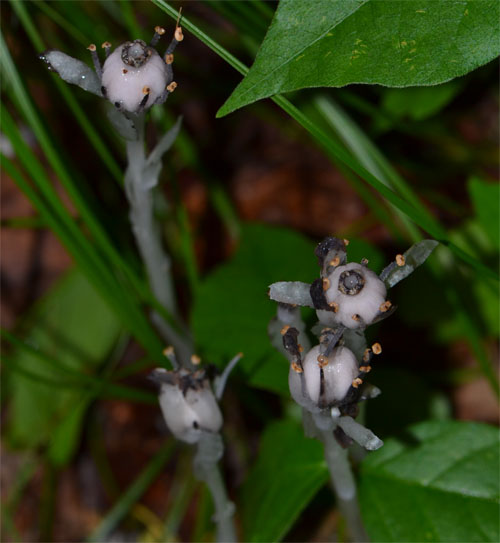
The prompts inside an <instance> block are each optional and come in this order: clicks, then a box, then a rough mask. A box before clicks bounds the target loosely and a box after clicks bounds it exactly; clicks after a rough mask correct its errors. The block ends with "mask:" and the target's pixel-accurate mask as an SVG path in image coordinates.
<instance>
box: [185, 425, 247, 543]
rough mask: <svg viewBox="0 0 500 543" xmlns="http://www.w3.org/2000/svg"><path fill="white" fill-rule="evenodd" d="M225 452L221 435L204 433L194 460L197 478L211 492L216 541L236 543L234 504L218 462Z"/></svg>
mask: <svg viewBox="0 0 500 543" xmlns="http://www.w3.org/2000/svg"><path fill="white" fill-rule="evenodd" d="M223 452H224V445H223V443H222V438H221V436H220V435H219V434H211V433H208V432H207V433H204V434H203V436H202V437H201V439H200V441H199V442H198V450H197V452H196V456H195V458H194V461H193V464H194V470H195V474H196V477H197V478H198V479H200V480H201V481H204V482H205V484H206V485H207V487H208V489H209V490H210V494H211V495H212V499H213V502H214V507H215V515H214V517H213V520H214V521H215V524H216V540H217V542H219V543H222V542H224V543H234V542H235V541H237V539H236V531H235V527H234V521H233V515H234V509H235V508H234V504H233V503H232V502H231V501H230V500H229V498H228V495H227V491H226V487H225V485H224V480H223V478H222V474H221V472H220V468H219V465H218V462H219V460H220V458H221V457H222V453H223Z"/></svg>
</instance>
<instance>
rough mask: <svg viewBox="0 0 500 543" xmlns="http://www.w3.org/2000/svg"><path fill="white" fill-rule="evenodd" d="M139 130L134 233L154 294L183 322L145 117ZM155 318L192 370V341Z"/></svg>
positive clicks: (132, 197) (131, 162)
mask: <svg viewBox="0 0 500 543" xmlns="http://www.w3.org/2000/svg"><path fill="white" fill-rule="evenodd" d="M136 128H137V132H138V138H137V140H134V141H127V142H126V148H127V160H128V167H127V171H126V173H125V193H126V195H127V198H128V201H129V204H130V222H131V224H132V231H133V233H134V236H135V240H136V243H137V246H138V248H139V252H140V254H141V257H142V260H143V262H144V266H145V267H146V272H147V276H148V280H149V285H150V287H151V290H152V292H153V294H154V295H155V297H156V298H157V300H158V302H159V303H160V304H161V305H162V306H163V307H164V308H165V309H166V310H167V311H168V312H169V313H170V314H171V315H172V316H173V317H174V318H175V319H176V320H177V321H178V322H180V319H179V316H178V311H177V304H176V299H175V291H174V286H173V279H172V272H171V261H170V257H169V255H168V254H167V253H166V252H165V251H164V249H163V247H162V241H161V233H160V229H159V228H158V225H157V224H156V223H155V220H154V209H153V194H152V188H153V187H154V186H155V185H156V182H157V179H149V177H151V176H152V175H155V176H158V175H159V170H158V169H156V170H154V172H153V171H152V169H151V168H149V169H148V168H147V160H146V153H145V148H144V146H145V142H144V115H139V116H138V118H137V120H136ZM153 317H154V322H155V324H156V326H157V328H158V330H159V332H160V333H161V335H162V337H163V339H164V340H165V342H166V343H168V344H171V345H173V347H174V348H175V350H176V352H177V354H178V356H179V358H180V361H181V364H182V365H186V366H189V364H190V362H189V360H190V357H191V354H192V352H193V347H192V345H191V341H190V340H187V339H185V338H183V337H181V336H180V335H179V334H178V333H177V332H176V331H175V330H174V329H173V327H172V326H171V325H170V324H169V323H167V322H166V321H165V319H163V318H162V317H161V316H160V315H159V314H157V313H155V314H154V315H153Z"/></svg>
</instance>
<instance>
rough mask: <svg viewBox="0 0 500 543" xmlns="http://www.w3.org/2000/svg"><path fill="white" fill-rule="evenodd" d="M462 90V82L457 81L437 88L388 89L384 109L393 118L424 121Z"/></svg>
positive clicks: (384, 98) (383, 103)
mask: <svg viewBox="0 0 500 543" xmlns="http://www.w3.org/2000/svg"><path fill="white" fill-rule="evenodd" d="M461 88H462V81H461V80H455V81H450V82H448V83H445V84H444V85H437V86H435V87H410V88H407V89H386V91H385V92H384V97H383V100H382V108H383V109H384V110H385V111H387V112H388V113H390V115H391V116H392V117H396V118H401V117H409V118H410V119H413V120H414V121H422V120H423V119H427V118H428V117H431V116H432V115H434V114H435V113H437V112H438V111H440V110H441V109H442V108H443V107H444V106H446V105H447V104H448V103H449V102H450V101H451V100H452V99H453V98H454V97H455V96H456V94H457V93H458V92H459V91H460V89H461Z"/></svg>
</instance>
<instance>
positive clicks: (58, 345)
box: [8, 271, 120, 463]
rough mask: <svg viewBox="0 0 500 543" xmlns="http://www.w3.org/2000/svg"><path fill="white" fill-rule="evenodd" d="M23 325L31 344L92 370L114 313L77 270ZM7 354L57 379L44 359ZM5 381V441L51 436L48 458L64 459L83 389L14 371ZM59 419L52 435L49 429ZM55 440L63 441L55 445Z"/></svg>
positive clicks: (30, 443) (24, 442) (115, 328)
mask: <svg viewBox="0 0 500 543" xmlns="http://www.w3.org/2000/svg"><path fill="white" fill-rule="evenodd" d="M23 328H25V329H26V333H25V338H26V341H28V342H29V344H30V345H32V347H33V348H35V349H36V350H40V351H41V352H44V353H46V354H48V355H49V356H53V357H54V360H57V361H59V362H60V363H62V364H64V366H65V367H67V368H68V369H72V370H75V369H76V370H79V371H81V372H93V371H94V370H95V368H96V367H97V366H98V365H99V364H100V363H102V361H103V359H104V358H105V357H106V355H107V354H108V352H109V351H110V349H111V348H112V346H113V344H114V343H115V342H116V339H117V337H118V334H119V332H120V324H119V322H118V320H117V319H116V317H115V315H114V313H113V312H112V311H111V310H110V309H109V306H108V305H107V304H106V303H105V302H104V301H103V300H102V298H101V297H100V296H99V295H98V294H97V293H96V291H95V290H94V289H93V288H92V287H91V285H90V284H89V283H88V281H87V280H86V279H85V278H84V277H83V276H82V274H81V273H80V272H77V271H74V272H71V273H70V274H69V275H68V276H66V277H65V278H64V279H63V280H62V281H61V282H59V283H58V285H57V286H56V287H55V288H54V289H53V290H52V291H51V292H50V293H49V294H48V295H47V296H46V297H45V298H44V299H43V300H42V301H41V302H40V303H39V304H38V305H37V306H36V307H35V309H34V311H33V313H32V314H31V315H30V316H29V318H28V320H27V322H26V323H24V324H23ZM10 359H11V360H12V361H13V362H14V363H15V366H16V367H17V368H19V369H20V370H25V371H28V372H29V371H33V372H36V373H37V374H38V375H40V376H41V377H45V378H59V375H60V370H59V369H58V367H57V365H56V364H53V365H52V364H48V363H44V362H43V360H42V359H41V358H40V357H38V356H36V355H35V354H32V353H31V352H30V351H29V350H23V349H16V350H15V351H14V352H13V353H12V355H11V356H10ZM9 383H10V388H9V391H10V393H11V404H10V411H9V413H10V417H9V427H8V436H9V438H10V440H11V441H12V442H13V444H14V445H16V446H20V447H28V448H33V447H36V446H39V445H42V444H46V443H48V442H49V440H54V439H55V441H56V442H57V443H56V444H55V445H54V442H53V443H52V445H53V448H55V456H54V458H53V460H55V461H57V462H60V463H64V462H65V461H66V460H68V459H69V457H70V455H71V453H72V451H73V450H74V447H75V444H76V442H77V441H78V439H79V435H80V431H79V430H80V427H81V421H82V416H83V412H81V408H80V407H79V406H78V405H77V404H79V402H80V400H81V399H82V397H83V395H84V394H85V390H83V389H82V390H80V391H79V390H75V389H74V388H69V387H68V388H58V389H54V388H50V387H48V386H47V385H46V384H45V383H41V382H40V383H38V382H36V381H33V380H31V379H26V377H25V376H23V375H22V374H20V373H18V372H13V373H11V374H10V376H9ZM62 421H64V424H63V425H62V426H60V427H59V429H58V432H57V434H55V435H54V434H53V430H54V428H55V427H56V426H57V425H58V424H59V423H61V422H62ZM59 443H63V444H64V446H61V447H59V446H58V444H59Z"/></svg>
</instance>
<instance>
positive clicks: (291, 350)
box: [281, 326, 382, 413]
mask: <svg viewBox="0 0 500 543" xmlns="http://www.w3.org/2000/svg"><path fill="white" fill-rule="evenodd" d="M344 331H345V328H342V329H336V330H334V329H332V328H324V329H323V330H322V333H321V335H320V337H319V340H320V344H319V345H316V346H315V347H313V348H312V349H311V350H310V351H308V353H307V354H306V355H305V356H304V357H303V356H302V347H301V346H300V344H299V343H298V337H299V331H298V330H297V328H294V327H291V326H284V327H283V329H282V330H281V335H282V339H283V347H284V348H285V351H286V352H287V354H288V358H289V360H290V362H291V364H290V372H289V374H288V385H289V387H290V393H291V395H292V397H293V399H294V400H295V401H296V402H297V403H298V404H299V405H301V406H302V407H304V408H305V409H306V410H307V411H309V412H311V413H318V412H321V411H323V410H325V409H329V408H332V407H338V408H339V409H340V412H342V413H353V412H354V411H355V410H356V409H357V407H356V406H357V403H358V402H359V401H361V400H364V399H367V396H366V395H365V391H364V389H365V388H366V385H364V384H363V383H364V377H365V375H366V374H367V373H369V372H370V371H371V365H370V363H371V360H372V358H373V355H377V354H380V353H381V352H382V348H381V346H380V344H379V343H374V344H373V345H372V346H371V347H370V348H367V349H365V350H364V352H363V353H362V355H361V360H359V361H358V360H357V359H356V356H355V354H354V353H353V352H352V351H351V350H350V349H349V348H347V347H346V346H345V345H344V340H343V339H342V335H343V333H344ZM361 385H363V386H361Z"/></svg>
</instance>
